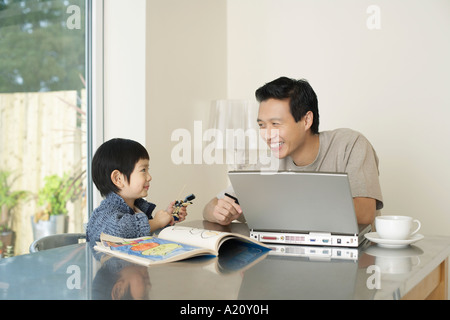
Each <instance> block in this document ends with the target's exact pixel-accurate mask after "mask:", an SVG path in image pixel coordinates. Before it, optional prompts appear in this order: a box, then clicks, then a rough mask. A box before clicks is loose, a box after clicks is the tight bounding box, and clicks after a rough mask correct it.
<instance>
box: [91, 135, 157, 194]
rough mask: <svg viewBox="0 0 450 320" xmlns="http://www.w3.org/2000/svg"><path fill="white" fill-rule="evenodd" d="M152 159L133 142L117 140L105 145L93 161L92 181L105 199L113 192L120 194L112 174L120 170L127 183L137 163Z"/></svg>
mask: <svg viewBox="0 0 450 320" xmlns="http://www.w3.org/2000/svg"><path fill="white" fill-rule="evenodd" d="M141 159H145V160H148V159H150V157H149V155H148V152H147V150H146V149H145V148H144V147H143V146H142V145H141V144H140V143H139V142H136V141H133V140H128V139H121V138H115V139H111V140H109V141H106V142H105V143H103V144H102V145H101V146H100V147H99V148H98V149H97V151H96V152H95V155H94V157H93V159H92V180H93V181H94V183H95V186H96V187H97V189H98V190H99V191H100V194H101V195H102V196H103V197H106V196H107V195H108V194H109V193H111V192H116V193H117V192H119V191H120V190H119V188H118V187H117V186H116V185H115V184H114V183H113V182H112V181H111V173H112V172H113V171H114V170H119V171H120V172H121V173H123V174H124V175H125V176H126V178H127V181H128V182H129V181H130V176H131V173H132V172H133V170H134V166H135V165H136V163H137V162H138V161H139V160H141Z"/></svg>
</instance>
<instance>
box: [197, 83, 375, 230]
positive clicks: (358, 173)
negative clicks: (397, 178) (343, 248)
mask: <svg viewBox="0 0 450 320" xmlns="http://www.w3.org/2000/svg"><path fill="white" fill-rule="evenodd" d="M255 95H256V99H257V100H258V102H259V103H260V105H259V112H258V119H257V121H258V124H259V127H260V133H261V136H262V137H263V139H264V140H265V141H266V143H267V144H268V146H269V147H270V149H271V151H272V155H273V156H275V157H277V158H278V159H280V166H279V169H280V170H295V171H323V172H346V173H347V174H348V177H349V181H350V187H351V191H352V196H353V203H354V206H355V212H356V218H357V220H358V223H360V224H369V223H372V222H373V221H374V219H375V215H376V211H377V210H380V209H381V208H382V207H383V200H382V195H381V188H380V183H379V179H378V175H379V172H378V157H377V155H376V153H375V150H374V149H373V147H372V146H371V144H370V143H369V141H368V140H367V139H366V138H365V137H364V136H363V135H361V134H360V133H358V132H356V131H353V130H350V129H336V130H333V131H324V132H319V111H318V103H317V96H316V94H315V92H314V90H313V89H312V87H311V86H310V85H309V83H308V82H307V81H305V80H295V79H289V78H286V77H281V78H278V79H276V80H274V81H272V82H269V83H267V84H265V85H264V86H262V87H261V88H259V89H258V90H256V93H255ZM227 192H228V193H231V192H232V191H231V190H228V191H227ZM293 192H295V190H293ZM241 215H242V209H241V207H240V206H239V205H238V204H237V203H236V202H235V201H234V199H232V198H230V197H228V196H223V195H218V196H217V197H216V198H213V199H212V200H211V201H210V202H209V203H208V204H207V205H206V206H205V209H204V211H203V217H204V218H205V219H206V220H208V221H212V222H216V223H219V224H222V225H227V224H229V223H230V222H231V221H233V220H235V219H238V218H241Z"/></svg>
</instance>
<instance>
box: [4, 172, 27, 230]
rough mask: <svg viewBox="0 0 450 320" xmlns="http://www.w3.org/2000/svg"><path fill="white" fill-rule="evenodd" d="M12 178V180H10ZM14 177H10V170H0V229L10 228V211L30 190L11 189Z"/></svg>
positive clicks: (25, 197) (12, 210) (11, 211)
mask: <svg viewBox="0 0 450 320" xmlns="http://www.w3.org/2000/svg"><path fill="white" fill-rule="evenodd" d="M11 180H12V181H11ZM14 181H15V179H11V172H9V171H4V170H0V210H1V211H0V231H1V232H4V231H7V230H11V224H12V213H13V212H14V209H15V207H16V206H17V205H18V204H19V203H20V202H21V201H23V200H25V199H27V197H28V196H29V195H30V192H28V191H25V190H16V191H12V190H11V187H12V185H13V184H14Z"/></svg>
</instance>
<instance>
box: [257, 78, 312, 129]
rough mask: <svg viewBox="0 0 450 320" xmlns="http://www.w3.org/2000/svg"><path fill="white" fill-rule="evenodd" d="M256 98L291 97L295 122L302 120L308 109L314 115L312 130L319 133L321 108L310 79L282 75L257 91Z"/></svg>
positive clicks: (262, 99)
mask: <svg viewBox="0 0 450 320" xmlns="http://www.w3.org/2000/svg"><path fill="white" fill-rule="evenodd" d="M255 96H256V100H258V102H263V101H266V100H269V99H278V100H284V99H289V106H290V110H291V114H292V116H293V117H294V120H295V122H298V121H300V119H301V118H303V117H304V116H305V115H306V113H307V112H308V111H311V112H312V113H313V115H314V118H313V124H312V125H311V131H312V132H313V133H315V134H317V133H319V108H318V102H317V96H316V93H315V92H314V90H313V88H312V87H311V85H310V84H309V83H308V81H306V80H304V79H301V80H295V79H290V78H287V77H280V78H278V79H275V80H273V81H271V82H269V83H266V84H265V85H263V86H262V87H261V88H259V89H258V90H256V92H255Z"/></svg>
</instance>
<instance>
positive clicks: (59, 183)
mask: <svg viewBox="0 0 450 320" xmlns="http://www.w3.org/2000/svg"><path fill="white" fill-rule="evenodd" d="M81 177H82V175H79V176H78V177H71V176H69V175H68V174H64V175H63V176H62V177H61V176H59V175H56V174H54V175H50V176H47V177H45V178H44V182H45V183H44V186H43V187H42V188H41V189H40V190H39V192H38V198H37V205H38V210H37V212H36V213H35V215H34V216H33V217H31V219H32V226H33V235H34V239H35V240H36V239H40V238H42V237H45V236H48V235H52V234H58V233H66V232H67V227H68V216H67V212H68V211H67V208H66V205H67V203H68V202H69V201H74V200H76V199H77V198H78V196H79V195H80V194H81V193H82V191H83V188H82V183H81Z"/></svg>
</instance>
